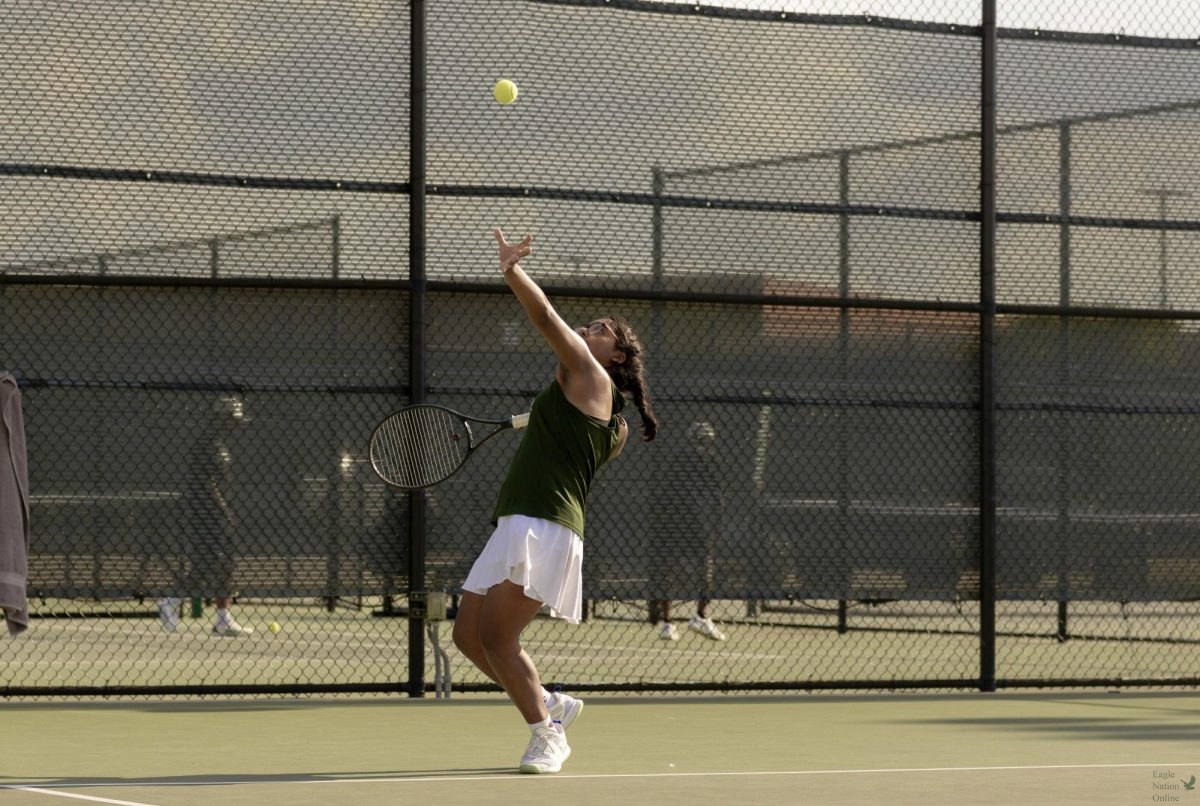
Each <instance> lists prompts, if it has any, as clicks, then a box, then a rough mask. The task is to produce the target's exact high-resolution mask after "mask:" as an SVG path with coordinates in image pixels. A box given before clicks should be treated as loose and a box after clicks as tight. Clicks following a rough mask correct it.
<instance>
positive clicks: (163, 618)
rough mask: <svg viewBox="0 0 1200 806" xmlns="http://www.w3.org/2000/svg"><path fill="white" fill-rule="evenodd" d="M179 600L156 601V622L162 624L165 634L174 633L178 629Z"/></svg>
mask: <svg viewBox="0 0 1200 806" xmlns="http://www.w3.org/2000/svg"><path fill="white" fill-rule="evenodd" d="M179 603H180V600H179V599H173V598H172V599H159V600H158V620H159V621H160V622H162V628H163V629H164V630H166V631H167V632H175V631H176V630H178V629H179Z"/></svg>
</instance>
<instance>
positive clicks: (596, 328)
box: [583, 320, 620, 341]
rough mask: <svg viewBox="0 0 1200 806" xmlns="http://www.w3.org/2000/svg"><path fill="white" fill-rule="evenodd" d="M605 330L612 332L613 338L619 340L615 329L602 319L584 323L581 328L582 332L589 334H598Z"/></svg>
mask: <svg viewBox="0 0 1200 806" xmlns="http://www.w3.org/2000/svg"><path fill="white" fill-rule="evenodd" d="M606 330H607V331H608V332H609V333H611V334H612V336H613V338H614V339H617V341H620V338H619V337H618V336H617V331H615V330H613V328H612V325H610V324H609V323H608V322H605V321H603V320H600V321H596V322H592V323H591V324H590V325H585V326H584V328H583V332H584V333H586V334H587V335H589V336H599V335H600V334H601V333H603V332H604V331H606Z"/></svg>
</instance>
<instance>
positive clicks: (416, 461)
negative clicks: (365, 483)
mask: <svg viewBox="0 0 1200 806" xmlns="http://www.w3.org/2000/svg"><path fill="white" fill-rule="evenodd" d="M470 447H471V439H470V431H469V430H468V426H467V424H466V422H465V421H463V420H462V419H461V418H459V417H456V416H454V415H452V414H450V413H449V412H446V411H443V410H441V409H436V408H416V409H408V410H404V411H400V412H397V413H396V414H395V415H393V416H392V417H390V418H389V419H388V420H386V421H384V422H383V423H382V424H381V425H380V426H379V429H378V430H377V433H376V435H375V439H374V440H373V444H372V451H371V460H372V462H374V464H375V469H376V470H377V471H378V472H379V474H380V475H381V476H382V477H383V478H385V479H387V480H389V481H391V482H392V483H393V484H397V485H399V486H401V487H424V486H426V485H429V484H432V483H434V482H436V481H440V480H441V479H444V478H446V477H447V476H450V475H451V474H453V473H454V471H455V470H457V469H458V466H459V465H460V464H462V462H463V460H464V459H465V458H466V455H467V453H468V452H469V450H470Z"/></svg>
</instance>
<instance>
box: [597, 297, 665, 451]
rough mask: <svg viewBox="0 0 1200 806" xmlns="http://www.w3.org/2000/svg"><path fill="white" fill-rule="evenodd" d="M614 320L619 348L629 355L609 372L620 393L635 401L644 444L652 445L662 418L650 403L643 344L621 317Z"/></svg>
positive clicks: (615, 317)
mask: <svg viewBox="0 0 1200 806" xmlns="http://www.w3.org/2000/svg"><path fill="white" fill-rule="evenodd" d="M608 318H609V319H611V320H612V322H613V326H614V329H615V330H616V333H617V336H618V344H617V348H618V349H619V350H621V352H623V353H625V361H624V362H622V363H620V364H614V365H613V366H612V367H610V368H609V375H610V376H611V377H612V379H613V383H615V384H616V386H617V389H619V390H621V393H622V394H624V395H629V396H630V397H632V398H633V405H634V406H636V407H637V410H638V414H639V415H641V418H642V429H641V430H642V441H643V442H650V441H652V440H653V439H654V437H655V435H656V434H658V417H657V416H656V415H655V414H654V407H653V405H651V403H650V390H649V388H648V387H647V385H646V368H645V366H644V364H643V363H642V342H641V339H639V338H638V334H637V332H636V331H635V330H634V329H633V328H632V327H631V326H630V324H629V323H628V322H627V321H625V319H623V318H622V317H620V316H610V317H608Z"/></svg>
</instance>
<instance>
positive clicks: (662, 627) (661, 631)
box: [658, 621, 679, 641]
mask: <svg viewBox="0 0 1200 806" xmlns="http://www.w3.org/2000/svg"><path fill="white" fill-rule="evenodd" d="M658 637H659V638H661V639H662V640H664V641H678V640H679V633H678V632H676V631H675V625H674V624H672V623H671V622H669V621H660V622H658Z"/></svg>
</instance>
